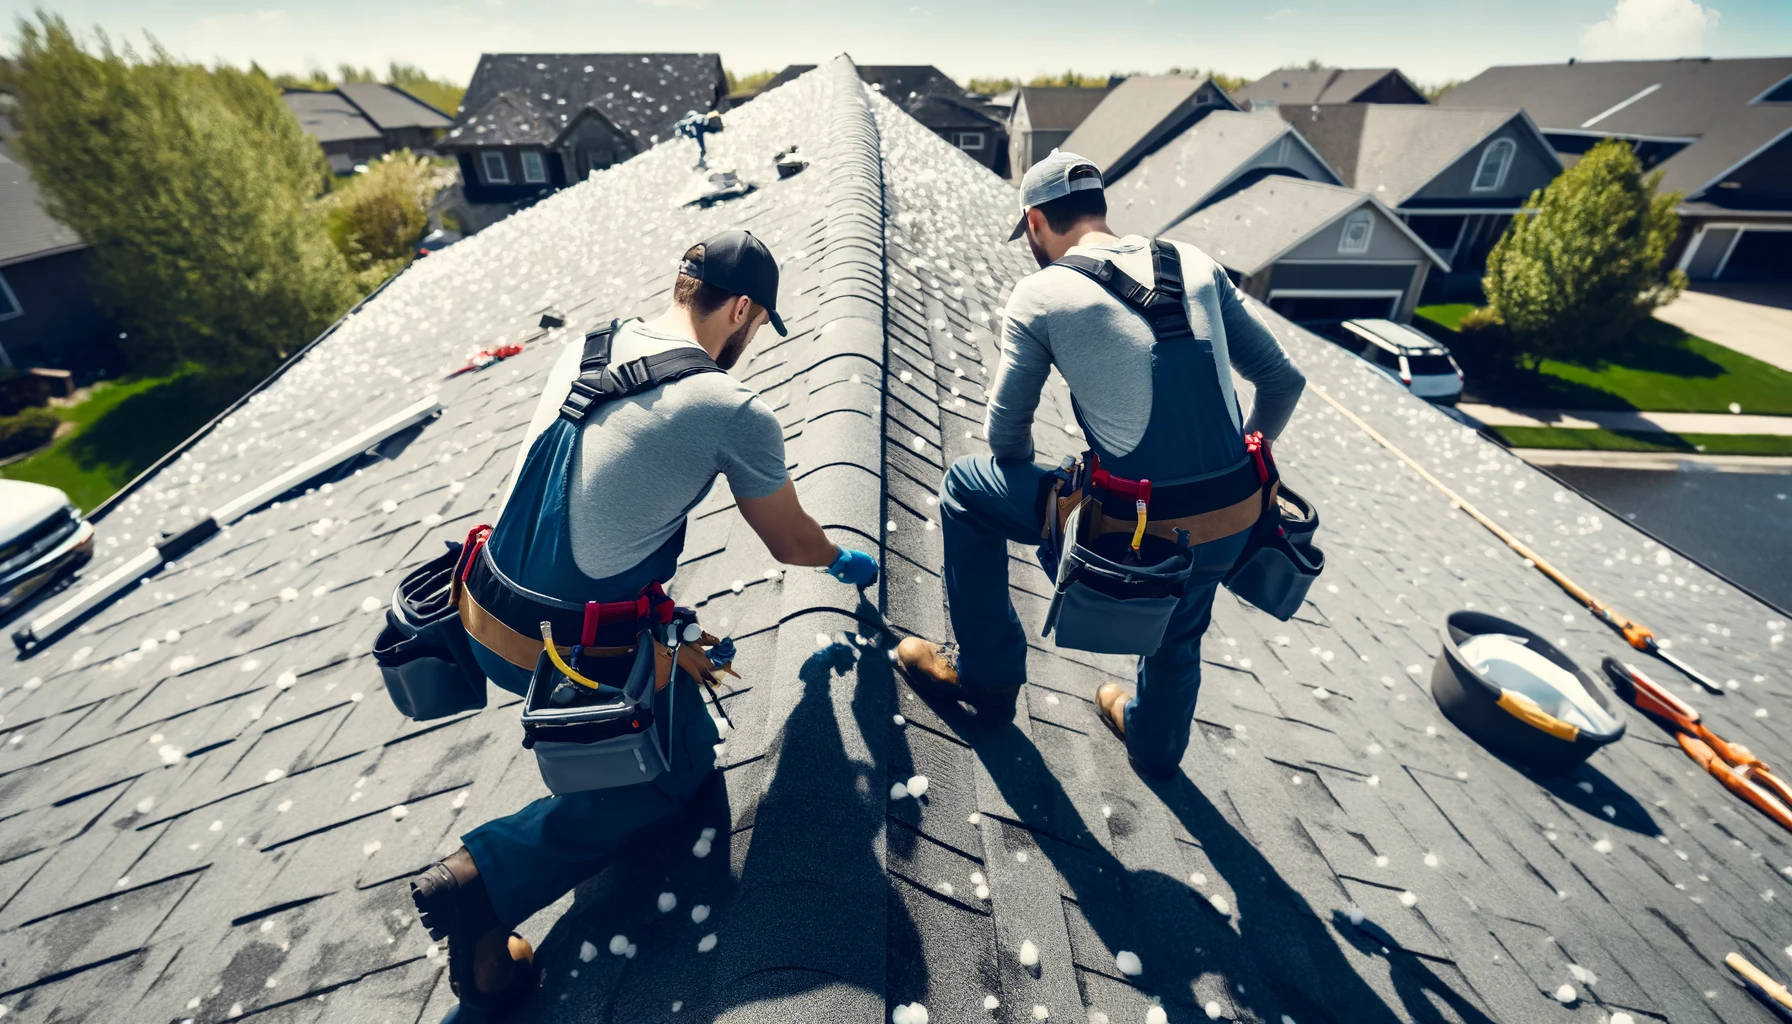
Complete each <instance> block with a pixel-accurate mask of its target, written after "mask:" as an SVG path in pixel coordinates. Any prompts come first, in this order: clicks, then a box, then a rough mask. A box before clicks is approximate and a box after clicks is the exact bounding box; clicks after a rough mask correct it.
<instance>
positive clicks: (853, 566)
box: [823, 548, 877, 587]
mask: <svg viewBox="0 0 1792 1024" xmlns="http://www.w3.org/2000/svg"><path fill="white" fill-rule="evenodd" d="M823 571H824V572H826V573H827V574H828V575H829V576H832V577H834V578H835V579H837V580H839V581H840V582H842V583H850V584H852V585H853V586H855V587H869V586H870V585H872V584H873V583H876V582H877V559H875V558H872V557H871V556H870V555H867V554H866V553H865V552H863V551H854V550H853V549H851V548H841V549H840V557H838V558H836V559H834V564H832V565H830V566H828V567H827V568H826V569H825V570H823Z"/></svg>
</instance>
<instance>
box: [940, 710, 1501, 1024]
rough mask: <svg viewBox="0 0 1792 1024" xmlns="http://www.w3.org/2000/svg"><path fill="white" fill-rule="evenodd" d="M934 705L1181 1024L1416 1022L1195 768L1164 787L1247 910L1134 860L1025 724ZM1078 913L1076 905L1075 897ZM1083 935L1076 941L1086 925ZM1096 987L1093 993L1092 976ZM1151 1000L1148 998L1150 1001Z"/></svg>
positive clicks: (1146, 989)
mask: <svg viewBox="0 0 1792 1024" xmlns="http://www.w3.org/2000/svg"><path fill="white" fill-rule="evenodd" d="M928 703H929V706H931V707H933V708H934V710H935V711H936V712H937V713H939V714H940V716H941V718H942V719H943V720H945V721H947V723H948V724H950V725H952V726H953V728H954V729H956V730H957V731H958V732H959V735H960V737H961V738H963V739H964V740H965V741H966V742H968V743H970V744H971V746H972V747H973V749H975V751H976V752H977V754H978V756H979V758H980V759H981V760H982V762H983V765H984V767H985V768H986V769H987V770H988V771H989V773H990V775H991V777H992V778H993V780H994V781H995V784H996V787H997V788H998V789H999V790H1000V791H1001V794H1002V797H1003V799H1004V800H1005V801H1006V802H1007V803H1008V806H1009V807H1011V808H1014V809H1015V812H1016V813H1017V814H1018V815H1019V821H1018V826H1019V828H1020V829H1023V830H1025V832H1027V833H1028V834H1029V835H1031V836H1032V837H1033V839H1034V841H1035V842H1036V843H1037V846H1038V848H1039V849H1040V851H1042V852H1043V854H1044V855H1045V856H1046V857H1047V858H1048V859H1049V861H1050V862H1051V866H1052V868H1054V869H1055V870H1056V871H1057V872H1058V874H1059V875H1060V876H1061V877H1062V878H1063V880H1064V883H1065V884H1066V886H1067V887H1068V888H1069V890H1070V895H1071V896H1072V898H1073V899H1074V900H1075V904H1074V911H1075V912H1076V913H1078V914H1080V915H1081V916H1082V917H1083V919H1084V920H1086V921H1087V923H1088V926H1089V928H1091V929H1092V930H1093V931H1094V933H1095V938H1096V940H1097V941H1098V942H1099V943H1100V945H1101V946H1102V947H1105V949H1106V950H1107V951H1109V952H1110V953H1117V952H1118V951H1120V950H1130V951H1132V952H1134V953H1137V954H1138V956H1139V958H1140V960H1141V962H1142V964H1143V965H1144V973H1143V974H1142V975H1140V976H1139V977H1138V978H1137V979H1134V980H1132V981H1129V982H1124V983H1125V984H1129V985H1132V986H1133V987H1135V988H1137V989H1139V990H1140V991H1141V992H1142V993H1145V994H1148V995H1156V996H1158V997H1160V998H1161V999H1162V1000H1163V1002H1164V1008H1165V1010H1166V1011H1167V1013H1168V1015H1169V1020H1170V1021H1172V1022H1175V1021H1181V1020H1190V1021H1193V1020H1204V1019H1206V1017H1207V1015H1206V1014H1205V1013H1202V1012H1201V1008H1202V1006H1203V1005H1204V1004H1205V1003H1207V1002H1209V1001H1218V1000H1220V999H1224V1000H1226V1001H1229V1002H1230V1003H1231V1004H1232V1009H1231V1010H1230V1011H1227V1010H1226V1009H1225V1005H1224V1003H1222V1006H1221V1009H1222V1014H1223V1015H1225V1016H1227V1017H1229V1018H1233V1019H1241V1020H1257V1019H1261V1020H1279V1019H1281V1018H1282V1016H1283V1015H1284V1014H1286V1015H1288V1016H1290V1017H1292V1018H1293V1019H1295V1020H1298V1021H1301V1022H1303V1024H1306V1022H1310V1021H1328V1020H1337V1021H1344V1020H1347V1021H1350V1022H1351V1024H1358V1022H1368V1021H1396V1020H1401V1019H1405V1018H1403V1017H1402V1016H1400V1015H1397V1014H1396V1013H1395V1012H1394V1011H1392V1010H1391V1009H1389V1007H1388V1006H1387V1004H1386V1002H1385V1001H1384V1000H1383V999H1382V998H1381V996H1380V995H1378V994H1377V993H1376V992H1375V990H1374V989H1373V988H1371V987H1370V985H1369V984H1368V982H1367V981H1366V980H1365V979H1363V978H1362V976H1360V975H1359V974H1358V973H1357V971H1356V969H1355V968H1354V967H1353V966H1352V964H1351V963H1350V961H1349V960H1348V959H1346V957H1345V955H1344V953H1343V951H1342V950H1341V949H1340V948H1339V945H1338V941H1337V939H1336V938H1335V937H1334V936H1333V935H1332V934H1331V931H1330V929H1329V928H1328V927H1327V925H1326V924H1325V922H1323V921H1322V920H1321V919H1320V918H1319V916H1318V915H1317V914H1316V913H1314V911H1313V909H1312V908H1311V907H1310V906H1309V905H1308V904H1307V902H1306V900H1305V899H1304V898H1303V897H1301V896H1300V894H1299V893H1297V892H1296V891H1295V890H1294V889H1293V888H1292V887H1291V886H1289V885H1288V884H1287V883H1286V882H1285V881H1283V879H1282V877H1281V875H1280V874H1279V873H1278V872H1277V871H1276V869H1275V868H1274V867H1273V866H1272V865H1271V864H1270V863H1269V861H1268V860H1267V859H1266V858H1265V857H1264V856H1263V855H1262V853H1260V852H1259V851H1258V850H1257V848H1256V846H1255V845H1254V844H1253V842H1252V841H1251V840H1250V839H1248V838H1246V837H1245V836H1243V835H1241V834H1240V832H1239V831H1238V829H1237V828H1236V827H1235V826H1233V825H1232V823H1231V822H1229V821H1228V820H1227V819H1226V818H1225V817H1224V816H1223V815H1222V814H1221V813H1220V812H1219V810H1218V809H1217V808H1215V807H1214V805H1213V804H1212V803H1211V802H1210V801H1209V800H1208V799H1207V797H1206V796H1205V795H1204V794H1202V793H1201V791H1200V790H1199V789H1198V788H1197V787H1196V786H1195V785H1194V783H1192V782H1190V781H1189V780H1188V778H1187V777H1186V776H1183V775H1181V774H1178V775H1177V776H1176V777H1175V778H1174V779H1172V780H1166V781H1163V782H1159V783H1152V784H1150V788H1151V789H1152V790H1153V792H1155V793H1156V794H1157V796H1158V797H1159V798H1160V799H1161V800H1163V802H1164V803H1165V804H1166V805H1167V806H1168V807H1169V809H1170V810H1171V811H1172V813H1174V814H1175V815H1176V816H1177V818H1178V819H1179V820H1180V821H1181V822H1182V824H1183V825H1184V827H1185V828H1187V829H1188V831H1189V832H1190V833H1191V834H1192V835H1193V836H1194V837H1195V839H1196V840H1197V841H1198V842H1199V843H1200V845H1201V847H1202V849H1203V851H1204V852H1205V853H1206V855H1207V857H1208V860H1209V861H1210V862H1211V864H1212V865H1213V868H1214V869H1215V871H1216V872H1218V873H1219V874H1220V876H1221V877H1222V878H1223V879H1225V880H1226V881H1227V882H1228V884H1230V885H1231V886H1232V888H1233V892H1234V894H1235V899H1236V902H1237V907H1236V908H1235V910H1234V914H1235V915H1236V916H1235V917H1228V916H1222V915H1221V914H1219V913H1218V912H1217V911H1216V910H1215V909H1214V908H1213V907H1212V906H1211V905H1209V903H1208V901H1207V900H1205V899H1204V898H1202V896H1201V894H1200V893H1198V892H1196V891H1195V890H1194V889H1192V888H1190V886H1189V884H1188V883H1187V882H1185V881H1183V880H1182V879H1180V878H1173V877H1171V876H1169V875H1166V874H1164V873H1163V872H1161V871H1156V870H1150V869H1133V868H1129V867H1127V866H1126V865H1125V864H1124V863H1122V862H1121V861H1120V860H1119V859H1118V858H1117V857H1116V856H1115V855H1114V854H1113V852H1111V851H1110V850H1109V849H1108V847H1107V846H1106V845H1105V844H1103V843H1102V842H1100V841H1099V840H1098V839H1097V838H1096V837H1095V836H1094V835H1093V834H1092V833H1091V832H1090V830H1089V828H1088V826H1087V824H1086V823H1085V822H1084V821H1083V818H1082V816H1081V814H1080V813H1079V812H1078V811H1077V809H1076V807H1075V805H1074V804H1073V803H1072V802H1071V800H1070V797H1069V795H1068V794H1067V793H1065V791H1064V788H1063V786H1062V785H1061V784H1060V783H1059V780H1058V778H1057V776H1056V775H1055V774H1054V773H1053V771H1052V769H1051V767H1050V766H1049V765H1048V764H1047V763H1046V761H1045V758H1044V757H1043V756H1042V755H1041V753H1040V751H1039V749H1038V748H1037V747H1036V746H1035V744H1034V742H1033V740H1031V739H1029V738H1028V737H1027V736H1026V734H1024V733H1023V732H1022V731H1021V730H1020V728H1019V727H1018V726H1016V725H1015V724H1013V723H1005V724H1003V725H1000V726H997V727H993V728H992V727H987V726H979V725H977V724H976V723H975V722H974V721H973V720H972V718H971V716H969V715H968V714H966V713H965V712H964V711H963V710H962V709H961V708H959V707H957V706H956V705H950V706H947V705H943V704H942V703H938V702H933V701H929V702H928ZM1044 727H1045V728H1054V726H1051V725H1049V724H1045V725H1044ZM1095 742H1102V740H1100V739H1097V740H1095ZM1122 770H1124V769H1122ZM997 820H998V821H1000V820H1001V819H1000V818H999V817H998V818H997ZM1002 824H1003V827H1005V828H1014V827H1015V826H1013V825H1009V824H1008V823H1006V822H1003V823H1002ZM1041 838H1044V839H1045V841H1038V840H1039V839H1041ZM997 899H998V900H999V899H1000V896H999V894H998V896H997ZM1066 913H1067V916H1068V915H1069V914H1070V913H1071V907H1070V905H1069V904H1067V906H1066ZM1071 927H1072V929H1073V932H1074V930H1075V929H1076V928H1077V926H1076V924H1075V923H1074V920H1073V921H1072V922H1071ZM1241 940H1242V941H1241ZM1072 941H1073V948H1074V947H1075V943H1076V939H1075V936H1074V934H1073V939H1072ZM1087 959H1088V958H1087V957H1082V958H1079V959H1078V964H1077V966H1078V967H1080V968H1082V969H1083V970H1084V971H1088V972H1094V973H1100V974H1103V975H1105V976H1107V977H1109V978H1111V979H1113V981H1114V982H1115V983H1116V984H1119V983H1122V978H1121V976H1120V974H1119V972H1118V970H1117V969H1116V968H1115V967H1114V966H1113V965H1112V964H1102V963H1086V962H1084V961H1085V960H1087ZM1216 976H1217V977H1216ZM1079 980H1081V979H1079ZM1431 980H1433V981H1435V979H1431ZM1417 987H1423V986H1422V985H1421V986H1417ZM1083 990H1084V991H1085V992H1087V991H1090V989H1089V987H1088V986H1087V984H1084V985H1083ZM1109 991H1110V992H1113V991H1117V990H1114V989H1112V988H1110V989H1109ZM1403 998H1404V997H1403ZM1139 1004H1140V1007H1144V1006H1146V1005H1148V1000H1147V998H1146V996H1144V995H1142V996H1141V997H1140V999H1139ZM1100 1008H1101V1009H1103V1010H1104V1011H1106V1012H1108V1013H1109V1014H1110V1015H1111V1016H1113V1019H1116V1020H1118V1019H1125V1018H1124V1017H1123V1016H1118V1015H1114V1010H1116V1009H1119V1007H1112V1008H1110V1007H1105V1006H1104V1007H1100ZM1468 1010H1469V1012H1466V1013H1463V1014H1462V1015H1461V1019H1462V1020H1463V1021H1464V1022H1466V1024H1492V1022H1491V1020H1490V1019H1489V1018H1488V1017H1486V1016H1485V1015H1484V1014H1482V1013H1481V1012H1479V1011H1478V1010H1474V1009H1473V1008H1472V1007H1469V1008H1468ZM1140 1012H1141V1013H1142V1012H1143V1010H1142V1009H1141V1010H1140ZM1408 1013H1409V1014H1417V1015H1418V1016H1417V1019H1418V1020H1419V1021H1421V1022H1428V1021H1431V1020H1442V1019H1444V1018H1442V1017H1439V1016H1438V1015H1437V1014H1436V1013H1435V1011H1428V1010H1424V1009H1422V1008H1419V1007H1416V1006H1411V1005H1409V1007H1408Z"/></svg>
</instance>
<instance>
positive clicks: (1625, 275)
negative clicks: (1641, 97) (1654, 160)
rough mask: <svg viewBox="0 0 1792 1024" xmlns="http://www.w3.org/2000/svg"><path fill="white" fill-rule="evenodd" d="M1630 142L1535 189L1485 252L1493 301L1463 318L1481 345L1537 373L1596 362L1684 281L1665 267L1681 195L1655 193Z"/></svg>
mask: <svg viewBox="0 0 1792 1024" xmlns="http://www.w3.org/2000/svg"><path fill="white" fill-rule="evenodd" d="M1660 184H1661V174H1660V173H1659V172H1657V173H1656V174H1654V175H1652V176H1650V177H1648V178H1644V177H1643V172H1642V165H1641V164H1639V163H1638V162H1637V158H1636V155H1635V154H1634V153H1632V152H1631V150H1630V147H1629V146H1627V145H1625V144H1623V143H1621V142H1617V141H1615V140H1610V139H1608V140H1606V141H1604V142H1601V143H1599V144H1598V145H1597V146H1594V147H1593V148H1592V149H1591V150H1589V151H1588V152H1587V154H1586V155H1585V156H1583V157H1581V159H1580V161H1579V162H1578V163H1576V164H1575V165H1574V166H1573V167H1571V168H1569V169H1568V170H1566V171H1564V172H1563V173H1562V175H1561V176H1560V177H1558V178H1557V179H1556V180H1555V181H1553V182H1551V183H1550V184H1549V185H1548V186H1547V187H1546V188H1543V189H1540V190H1538V191H1536V192H1533V193H1531V198H1530V201H1529V203H1528V204H1527V205H1528V206H1530V207H1533V208H1535V210H1536V213H1535V215H1528V214H1522V213H1521V214H1519V215H1518V216H1516V217H1514V218H1513V219H1512V224H1511V226H1510V227H1508V228H1507V229H1506V233H1505V234H1504V235H1503V236H1501V238H1500V240H1499V242H1498V244H1496V245H1495V246H1494V247H1493V251H1492V252H1491V253H1489V254H1488V257H1487V276H1486V277H1485V278H1484V279H1483V280H1482V282H1481V286H1482V289H1483V290H1484V291H1485V292H1486V294H1487V305H1486V306H1485V307H1483V308H1482V309H1479V310H1476V311H1475V312H1474V313H1472V314H1470V315H1469V316H1468V317H1466V318H1464V320H1463V322H1462V330H1463V332H1464V333H1466V334H1473V335H1476V336H1477V341H1478V343H1481V344H1485V345H1487V346H1488V347H1489V348H1492V349H1498V350H1500V351H1502V352H1504V353H1505V354H1506V355H1507V356H1508V358H1510V359H1512V360H1513V361H1514V362H1523V363H1525V364H1527V365H1528V366H1529V367H1530V368H1531V369H1533V370H1535V369H1536V368H1538V367H1539V366H1540V365H1541V364H1542V362H1543V360H1545V359H1560V360H1563V361H1568V362H1583V363H1584V362H1598V361H1599V360H1600V359H1601V358H1603V356H1605V355H1606V354H1610V353H1612V352H1614V351H1615V348H1614V347H1615V346H1616V345H1618V344H1620V343H1622V342H1623V341H1624V339H1625V338H1627V337H1628V336H1629V335H1630V333H1631V332H1632V331H1633V330H1634V329H1635V328H1636V327H1637V325H1638V324H1640V323H1641V322H1642V321H1644V320H1646V319H1648V317H1649V315H1650V314H1651V313H1653V312H1654V311H1655V310H1656V309H1657V308H1658V307H1660V306H1663V305H1666V304H1667V303H1669V302H1672V301H1673V300H1674V298H1675V297H1676V296H1677V295H1679V294H1680V290H1681V289H1682V288H1684V287H1685V286H1686V275H1684V274H1682V273H1680V272H1679V271H1673V272H1671V273H1669V274H1668V275H1667V276H1666V277H1665V278H1664V277H1663V276H1662V273H1661V263H1662V259H1663V257H1665V256H1666V255H1667V250H1668V246H1669V245H1671V244H1672V243H1673V241H1674V237H1675V235H1676V234H1678V232H1679V230H1680V218H1679V217H1678V216H1677V215H1676V214H1675V213H1674V207H1675V205H1677V204H1678V203H1679V202H1680V198H1681V197H1680V194H1679V193H1677V192H1667V193H1661V192H1658V189H1659V187H1660Z"/></svg>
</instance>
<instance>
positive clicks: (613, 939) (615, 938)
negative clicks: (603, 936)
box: [610, 935, 628, 956]
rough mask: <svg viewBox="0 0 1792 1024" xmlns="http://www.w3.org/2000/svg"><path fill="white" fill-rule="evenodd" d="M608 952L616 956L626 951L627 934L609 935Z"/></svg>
mask: <svg viewBox="0 0 1792 1024" xmlns="http://www.w3.org/2000/svg"><path fill="white" fill-rule="evenodd" d="M610 952H611V953H613V954H615V955H616V956H621V955H622V954H624V953H626V952H628V936H626V935H612V936H610Z"/></svg>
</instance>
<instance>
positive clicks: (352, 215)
mask: <svg viewBox="0 0 1792 1024" xmlns="http://www.w3.org/2000/svg"><path fill="white" fill-rule="evenodd" d="M441 186H442V182H441V181H440V180H439V179H438V176H437V173H436V169H435V168H434V167H432V166H431V165H430V163H429V161H428V160H425V159H424V158H422V157H420V156H415V155H413V154H412V153H411V151H410V150H408V149H401V150H399V151H398V152H396V153H387V154H386V155H385V156H383V157H380V158H379V159H378V160H374V161H371V162H369V163H368V164H367V171H366V172H365V173H363V174H357V175H354V176H352V177H350V178H348V179H346V181H344V182H343V183H342V184H341V185H340V186H338V188H337V189H336V191H334V192H331V193H330V195H329V197H328V198H327V199H325V200H324V202H325V205H326V207H327V208H328V211H329V212H328V214H327V218H326V219H327V222H328V224H329V230H330V240H331V241H333V242H334V243H335V244H336V248H337V249H338V250H340V251H341V252H342V254H343V255H344V256H346V257H347V258H348V261H349V264H350V266H352V267H353V268H354V271H355V275H356V281H357V284H358V285H359V286H360V287H361V289H362V290H363V291H371V290H372V289H373V288H374V287H376V286H378V284H379V283H380V282H381V281H384V280H385V279H386V278H388V277H391V276H392V275H393V274H396V273H398V272H399V271H400V270H403V269H404V268H405V265H406V264H408V263H410V261H411V260H412V259H413V258H415V256H416V254H417V253H416V248H415V247H416V244H417V239H418V238H419V237H420V236H421V235H422V234H423V229H424V228H425V227H427V226H428V224H429V202H430V200H431V199H432V198H434V196H435V194H436V192H437V191H438V190H439V189H440V188H441Z"/></svg>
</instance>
